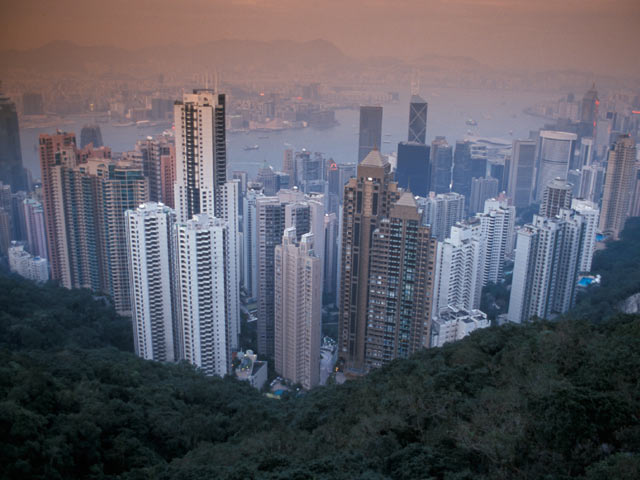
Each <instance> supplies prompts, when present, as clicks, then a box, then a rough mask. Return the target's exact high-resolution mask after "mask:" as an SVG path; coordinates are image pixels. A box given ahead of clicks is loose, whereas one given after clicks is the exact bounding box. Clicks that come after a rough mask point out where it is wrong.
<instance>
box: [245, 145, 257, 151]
mask: <svg viewBox="0 0 640 480" xmlns="http://www.w3.org/2000/svg"><path fill="white" fill-rule="evenodd" d="M259 148H260V145H247V146H246V147H244V150H245V151H249V150H258V149H259Z"/></svg>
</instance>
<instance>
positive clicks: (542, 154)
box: [536, 130, 578, 202]
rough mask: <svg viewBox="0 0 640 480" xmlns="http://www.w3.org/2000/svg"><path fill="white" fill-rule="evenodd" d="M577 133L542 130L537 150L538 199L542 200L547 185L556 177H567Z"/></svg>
mask: <svg viewBox="0 0 640 480" xmlns="http://www.w3.org/2000/svg"><path fill="white" fill-rule="evenodd" d="M577 138H578V137H577V135H576V134H575V133H567V132H554V131H549V130H541V131H540V137H539V138H538V146H537V150H536V169H537V173H536V200H537V201H538V202H541V201H542V199H543V195H544V189H545V187H546V186H547V185H548V184H549V182H551V181H552V180H553V179H554V178H564V179H566V178H567V172H568V171H569V166H570V165H571V164H572V163H573V155H574V150H575V147H576V140H577Z"/></svg>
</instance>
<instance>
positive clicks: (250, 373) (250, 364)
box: [235, 350, 267, 390]
mask: <svg viewBox="0 0 640 480" xmlns="http://www.w3.org/2000/svg"><path fill="white" fill-rule="evenodd" d="M236 360H238V361H239V362H240V363H239V365H238V366H237V367H236V368H235V374H236V378H237V379H238V380H243V381H245V382H249V385H251V386H252V387H254V388H257V389H258V390H262V387H263V386H264V384H265V383H266V382H267V362H263V361H259V360H258V356H257V355H256V354H255V353H253V351H251V350H247V351H246V352H238V353H237V355H236Z"/></svg>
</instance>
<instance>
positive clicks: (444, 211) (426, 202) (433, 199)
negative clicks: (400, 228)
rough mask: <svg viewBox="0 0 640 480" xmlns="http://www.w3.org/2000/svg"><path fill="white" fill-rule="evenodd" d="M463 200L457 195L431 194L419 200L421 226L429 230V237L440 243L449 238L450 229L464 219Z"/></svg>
mask: <svg viewBox="0 0 640 480" xmlns="http://www.w3.org/2000/svg"><path fill="white" fill-rule="evenodd" d="M464 202H465V198H464V197H463V196H462V195H460V194H459V193H453V192H451V193H440V194H438V195H436V194H435V193H433V192H431V193H430V194H429V196H428V197H426V198H422V197H421V198H419V199H418V203H419V204H420V207H421V208H422V224H423V225H427V226H429V227H430V228H431V236H432V237H435V238H437V239H438V241H440V242H442V241H444V239H445V238H447V237H448V236H449V233H450V231H451V227H452V226H453V225H455V224H456V223H457V222H459V221H461V220H462V219H463V218H464Z"/></svg>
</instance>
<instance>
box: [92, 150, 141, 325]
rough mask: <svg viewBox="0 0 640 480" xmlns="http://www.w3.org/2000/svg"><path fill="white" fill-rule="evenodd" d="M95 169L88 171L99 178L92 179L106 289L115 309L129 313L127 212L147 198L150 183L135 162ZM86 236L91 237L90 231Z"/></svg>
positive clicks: (116, 163)
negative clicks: (96, 189)
mask: <svg viewBox="0 0 640 480" xmlns="http://www.w3.org/2000/svg"><path fill="white" fill-rule="evenodd" d="M92 168H93V167H92ZM95 168H96V171H95V172H94V171H91V172H89V173H90V174H91V176H94V175H96V176H97V177H98V178H99V179H96V180H93V179H89V181H97V183H98V191H97V193H98V198H99V200H98V201H99V203H98V205H97V215H98V218H97V219H96V220H97V221H96V224H97V227H98V229H99V232H101V235H100V238H99V239H96V240H97V245H98V247H97V249H98V251H99V253H98V255H99V257H100V258H101V265H102V267H101V270H102V274H103V276H104V278H105V283H106V288H105V289H104V290H103V291H105V292H106V293H108V294H109V295H111V297H112V298H113V303H114V306H115V308H116V310H117V311H118V312H120V313H122V314H125V315H126V314H129V313H130V309H131V297H130V294H131V292H130V283H129V263H128V261H129V260H128V256H129V255H128V251H127V242H126V232H127V230H126V223H125V212H126V211H127V210H133V209H135V208H137V207H138V205H140V204H141V203H144V202H146V201H147V200H148V198H149V191H148V182H147V179H146V178H144V175H143V173H142V168H140V167H139V166H138V165H136V164H134V163H130V162H125V161H120V162H112V163H109V164H106V165H105V164H102V165H96V166H95ZM80 221H82V220H80ZM87 237H88V238H89V239H90V238H91V234H90V233H89V234H87ZM88 255H90V253H88Z"/></svg>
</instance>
